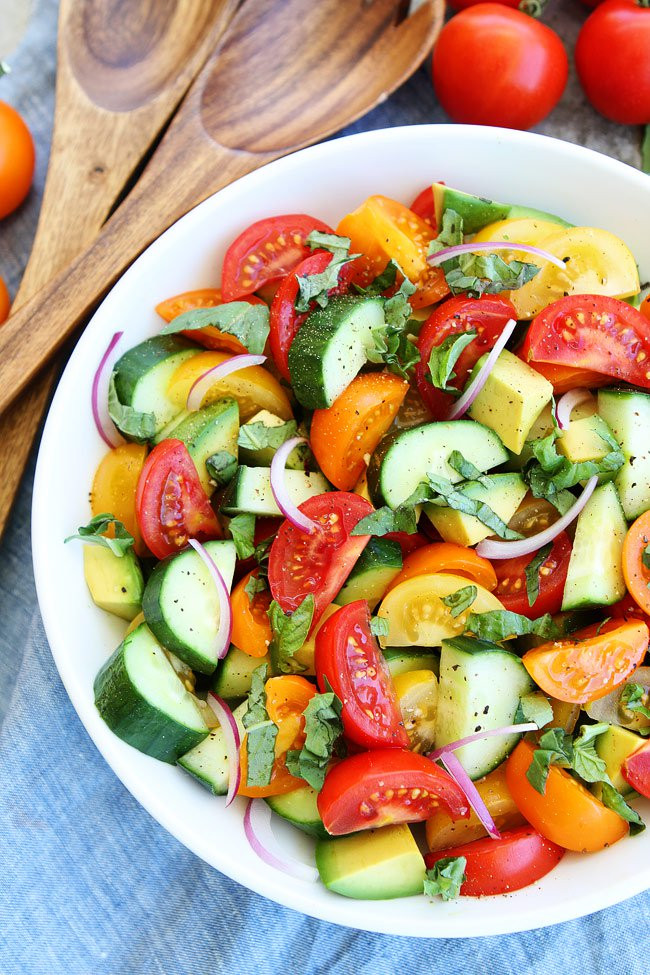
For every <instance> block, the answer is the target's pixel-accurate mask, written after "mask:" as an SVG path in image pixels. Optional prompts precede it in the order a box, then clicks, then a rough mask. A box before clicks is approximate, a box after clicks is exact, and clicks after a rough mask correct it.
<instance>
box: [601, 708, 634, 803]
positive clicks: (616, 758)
mask: <svg viewBox="0 0 650 975" xmlns="http://www.w3.org/2000/svg"><path fill="white" fill-rule="evenodd" d="M644 744H645V738H642V737H641V735H635V734H634V732H633V731H628V730H627V728H619V726H618V725H615V724H612V725H610V726H609V730H608V731H606V732H604V734H602V735H599V736H598V738H596V753H597V755H598V757H599V758H602V760H603V761H604V762H605V771H606V772H607V774H608V775H609V777H610V779H611V782H612V785H613V786H614V788H615V789H616V790H617V792H620V793H621V795H623V796H627V795H629V794H630V793H631V792H634V789H633V788H632V786H631V785H630V784H629V783H628V782H627V781H626V780H625V779H624V778H623V776H622V774H621V768H622V767H623V762H624V761H625V759H626V758H628V757H629V756H630V755H632V754H633V752H635V751H637V750H638V749H639V748H641V746H642V745H644ZM601 791H602V789H601V788H600V782H596V784H595V785H594V787H593V792H594V794H595V795H596V796H597V797H598V798H600V793H601Z"/></svg>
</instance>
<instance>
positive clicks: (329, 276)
mask: <svg viewBox="0 0 650 975" xmlns="http://www.w3.org/2000/svg"><path fill="white" fill-rule="evenodd" d="M357 256H358V255H357V254H353V255H352V257H344V258H343V259H342V260H340V261H336V260H334V259H332V260H331V261H330V263H329V264H328V265H327V267H326V268H325V270H324V271H320V272H318V273H317V274H306V275H305V276H304V277H302V276H301V275H300V274H297V275H296V281H297V282H298V294H297V295H296V300H295V301H294V307H295V309H296V311H297V312H300V313H301V314H303V313H304V312H308V311H311V309H312V307H313V305H314V304H316V305H318V306H319V308H325V307H326V305H327V303H328V301H329V299H330V291H333V290H334V288H336V287H338V283H339V276H340V274H341V270H342V269H343V268H344V267H345V265H346V264H349V263H350V261H351V260H353V259H354V258H355V257H357Z"/></svg>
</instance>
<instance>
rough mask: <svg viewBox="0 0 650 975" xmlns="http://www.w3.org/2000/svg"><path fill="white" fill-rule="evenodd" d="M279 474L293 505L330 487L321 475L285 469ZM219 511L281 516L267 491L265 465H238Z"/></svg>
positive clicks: (274, 501)
mask: <svg viewBox="0 0 650 975" xmlns="http://www.w3.org/2000/svg"><path fill="white" fill-rule="evenodd" d="M283 476H284V482H285V484H286V486H287V490H288V492H289V497H290V498H291V500H292V501H293V503H294V504H297V505H300V504H302V502H303V501H306V500H307V498H313V497H315V496H316V495H317V494H325V492H326V491H329V490H330V486H329V484H328V482H327V481H326V480H325V478H324V477H323V475H322V474H318V473H315V474H308V473H307V472H306V471H290V470H285V472H284V475H283ZM221 511H223V513H224V514H226V515H239V514H244V513H245V514H251V515H264V516H268V517H271V518H272V517H275V518H281V517H282V512H281V511H280V509H279V508H278V505H277V503H276V500H275V498H274V497H273V491H272V490H271V472H270V470H269V468H268V467H239V468H238V470H237V473H236V474H235V476H234V477H233V479H232V481H231V482H230V484H229V485H228V487H227V489H226V493H225V495H224V499H223V501H222V503H221Z"/></svg>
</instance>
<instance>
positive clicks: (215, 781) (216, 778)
mask: <svg viewBox="0 0 650 975" xmlns="http://www.w3.org/2000/svg"><path fill="white" fill-rule="evenodd" d="M247 708H248V702H247V701H244V702H243V703H242V704H240V705H239V707H238V708H236V709H235V710H234V711H233V713H232V716H233V718H234V719H235V721H236V723H237V727H238V729H239V740H240V741H243V740H244V735H245V733H246V729H245V728H244V726H243V724H242V718H243V717H244V714H245V713H246V710H247ZM178 764H179V765H180V766H181V768H184V769H185V771H186V772H189V773H190V775H192V776H193V777H194V778H195V779H196V780H197V781H198V782H200V783H201V785H203V786H205V788H206V789H209V790H210V792H212V793H213V795H215V796H225V794H226V793H227V792H228V782H229V777H230V767H229V764H228V750H227V748H226V742H225V738H224V734H223V731H222V729H221V727H217V728H213V729H212V731H211V732H210V734H209V735H208V737H207V738H205V739H204V740H203V741H202V742H201V743H200V744H199V745H196V746H195V747H194V748H192V749H190V751H189V752H186V753H185V755H181V757H180V758H179V759H178Z"/></svg>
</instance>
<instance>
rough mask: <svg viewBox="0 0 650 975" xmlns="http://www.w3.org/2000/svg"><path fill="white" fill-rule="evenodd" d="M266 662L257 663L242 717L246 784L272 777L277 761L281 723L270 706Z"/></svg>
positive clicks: (263, 782)
mask: <svg viewBox="0 0 650 975" xmlns="http://www.w3.org/2000/svg"><path fill="white" fill-rule="evenodd" d="M267 672H268V668H267V665H266V664H262V665H261V666H260V667H257V668H256V669H255V670H254V671H253V674H252V677H251V689H250V693H249V695H248V707H247V709H246V712H245V713H244V716H243V718H242V724H243V725H244V728H246V758H247V768H246V785H250V786H262V785H268V784H269V782H270V781H271V773H272V771H273V763H274V761H275V739H276V737H277V734H278V729H277V726H276V725H275V724H274V723H273V722H272V721H271V720H270V718H269V715H268V711H267V710H266V690H265V684H266V675H267Z"/></svg>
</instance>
